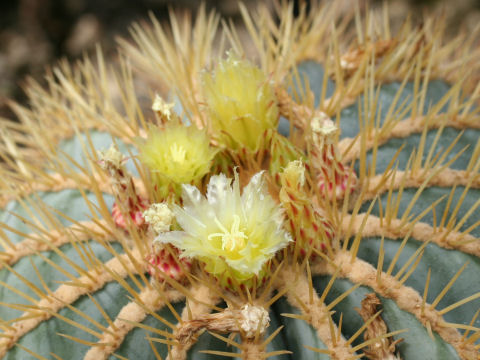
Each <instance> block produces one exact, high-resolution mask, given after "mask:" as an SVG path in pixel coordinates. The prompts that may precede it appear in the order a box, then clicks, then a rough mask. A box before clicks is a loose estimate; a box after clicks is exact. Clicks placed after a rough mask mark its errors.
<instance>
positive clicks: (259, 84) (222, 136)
mask: <svg viewBox="0 0 480 360" xmlns="http://www.w3.org/2000/svg"><path fill="white" fill-rule="evenodd" d="M203 93H204V97H205V101H206V103H207V105H208V110H209V122H210V127H211V131H212V133H213V134H214V135H215V136H216V138H217V139H218V140H219V141H220V142H221V143H222V144H224V145H226V146H228V147H230V148H234V149H236V148H239V147H242V146H245V147H247V148H248V149H250V150H257V148H258V146H259V141H260V139H261V137H262V136H263V135H264V132H265V130H267V129H276V128H277V124H278V119H279V115H278V114H279V112H278V106H277V102H276V97H275V92H274V89H273V86H272V85H271V84H270V82H269V80H268V78H267V76H266V75H265V74H264V73H263V72H262V71H261V70H260V69H259V68H258V67H256V66H254V65H252V64H251V63H250V62H249V61H247V60H239V59H238V58H237V57H235V56H234V55H232V54H231V53H230V54H229V55H228V58H227V59H226V60H222V61H220V63H219V64H218V65H217V67H216V69H215V72H214V73H212V74H210V73H205V74H204V76H203Z"/></svg>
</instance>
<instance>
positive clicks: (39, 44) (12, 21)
mask: <svg viewBox="0 0 480 360" xmlns="http://www.w3.org/2000/svg"><path fill="white" fill-rule="evenodd" d="M324 1H327V0H324ZM352 1H355V0H352ZM203 2H204V3H205V5H206V7H207V9H216V10H217V11H218V12H219V13H221V14H222V15H223V16H225V17H230V18H233V20H234V21H237V22H239V23H240V14H239V12H238V1H236V0H204V1H203ZM300 2H302V0H297V1H295V6H298V3H300ZM305 2H307V3H308V1H305ZM200 3H201V2H200V1H197V0H114V1H107V0H1V1H0V116H3V117H10V115H11V114H10V113H9V111H8V109H7V107H6V106H5V99H6V98H13V99H15V100H17V101H20V102H23V101H25V99H24V95H23V91H22V90H21V85H22V82H23V80H24V79H25V76H27V75H28V76H32V77H34V78H35V79H37V80H41V79H42V76H43V73H44V72H45V68H46V67H47V66H48V65H51V64H54V63H55V62H56V60H57V59H59V58H63V57H66V58H68V59H71V60H73V59H76V58H79V57H80V56H82V54H84V53H88V52H91V51H92V50H93V49H94V46H95V44H96V43H97V42H99V43H101V44H102V48H103V49H104V50H105V51H106V52H107V54H113V53H114V49H115V40H114V38H115V37H116V36H128V27H129V25H130V24H131V23H132V22H133V21H136V20H140V19H145V18H147V17H148V11H149V10H151V11H153V13H154V14H155V16H156V17H157V18H159V19H160V20H161V21H166V20H167V19H168V9H169V8H172V9H173V10H175V11H182V10H185V9H187V10H189V11H191V12H193V13H195V12H196V11H197V10H198V7H199V4H200ZM244 3H246V5H247V6H255V4H256V3H257V1H255V0H244ZM373 3H374V4H378V3H380V1H373ZM389 4H390V8H391V10H392V12H393V14H394V15H395V18H397V19H398V20H399V21H400V20H401V19H402V18H404V17H405V15H406V14H407V13H408V12H410V11H412V12H413V14H419V13H421V12H422V11H427V12H428V11H433V10H434V9H435V8H438V7H444V8H445V11H446V12H447V13H448V14H449V15H450V19H451V20H450V22H451V26H452V32H454V31H455V29H454V27H460V26H466V27H471V26H476V25H477V24H480V1H478V0H455V1H451V0H444V1H442V0H423V1H418V0H417V1H414V0H410V1H408V0H391V1H389Z"/></svg>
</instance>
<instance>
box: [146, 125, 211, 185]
mask: <svg viewBox="0 0 480 360" xmlns="http://www.w3.org/2000/svg"><path fill="white" fill-rule="evenodd" d="M215 153H216V152H215V150H214V149H212V148H211V147H210V145H209V139H208V136H207V134H206V132H205V131H203V130H199V129H197V128H196V127H195V126H193V125H191V126H185V125H183V124H176V123H168V124H167V125H166V127H165V128H163V129H162V128H158V127H151V128H150V129H149V130H148V133H147V139H146V141H145V142H144V143H143V144H141V145H140V159H141V161H142V162H143V163H144V164H145V165H146V166H148V167H149V168H150V170H151V172H152V173H153V174H154V175H156V176H155V177H156V181H158V182H159V183H160V184H159V185H160V186H167V185H169V184H178V185H179V184H184V183H188V184H189V183H191V182H195V181H197V180H200V179H201V178H202V177H203V176H204V175H205V174H206V173H207V172H208V171H209V170H210V167H211V165H212V161H213V158H214V156H215Z"/></svg>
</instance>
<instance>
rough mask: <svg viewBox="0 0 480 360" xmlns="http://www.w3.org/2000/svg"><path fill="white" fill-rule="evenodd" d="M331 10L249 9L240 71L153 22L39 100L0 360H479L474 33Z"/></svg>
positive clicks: (3, 234)
mask: <svg viewBox="0 0 480 360" xmlns="http://www.w3.org/2000/svg"><path fill="white" fill-rule="evenodd" d="M342 4H343V5H342ZM345 4H346V3H343V2H342V1H335V2H331V3H327V4H323V2H322V4H321V5H320V4H317V3H316V2H312V4H311V9H310V10H311V11H310V12H308V13H307V12H306V10H305V8H302V9H301V11H300V13H299V15H298V16H297V17H294V16H293V10H292V6H290V5H289V4H287V3H284V4H283V5H279V6H278V7H277V9H276V11H277V13H271V12H269V11H268V10H266V9H264V8H260V10H259V11H258V12H256V13H255V15H252V14H251V13H250V12H249V11H247V10H246V9H245V8H244V7H243V5H241V9H242V14H243V19H244V21H245V25H246V29H247V30H248V36H247V37H248V38H249V41H250V42H249V44H251V45H249V46H250V48H249V51H246V47H247V45H245V43H243V41H242V42H240V40H239V39H240V38H241V37H239V36H238V32H237V30H236V28H235V27H233V25H226V24H227V23H225V26H224V27H220V26H219V22H220V19H219V17H218V16H217V15H216V14H215V13H212V14H210V15H208V14H206V12H205V10H204V9H202V10H201V11H200V12H199V14H198V15H197V18H196V20H195V22H194V23H192V22H190V20H188V18H185V19H183V20H180V19H177V18H175V17H173V18H172V19H171V29H165V28H164V27H163V26H161V25H160V24H159V23H158V22H157V21H156V20H153V25H152V26H147V25H145V26H139V25H135V26H134V27H133V28H132V35H133V40H130V39H127V40H122V41H121V42H120V46H121V47H122V54H124V56H125V59H124V58H121V59H119V60H118V61H117V62H113V63H108V64H107V63H105V61H104V59H103V56H102V54H101V52H100V51H99V52H98V53H97V57H96V59H95V61H91V60H88V59H87V60H84V61H83V62H82V63H80V64H78V65H76V66H72V67H70V66H66V65H62V66H60V67H58V68H57V69H56V70H55V71H54V72H53V74H54V75H49V77H48V83H49V85H50V86H49V88H48V90H45V89H43V88H42V87H41V86H39V85H38V84H32V85H30V87H29V88H28V89H27V93H28V96H29V98H30V105H29V106H28V107H23V106H21V105H13V107H12V108H13V110H14V111H15V113H16V115H17V117H18V119H19V120H20V124H18V123H14V122H10V121H8V120H3V119H2V120H0V121H1V126H2V131H1V132H0V152H1V153H2V157H3V159H4V161H3V162H2V163H0V171H1V176H0V205H1V207H0V240H1V241H0V245H1V246H2V250H1V252H0V260H1V261H0V282H1V283H0V284H1V286H0V298H1V300H0V317H1V319H2V321H1V323H0V324H1V330H0V357H1V358H4V359H67V358H68V359H83V358H84V359H95V360H96V359H114V358H119V359H170V360H183V359H220V358H225V357H232V358H241V359H249V360H253V359H267V358H268V359H279V360H281V359H290V358H295V359H302V360H304V359H359V358H365V359H408V360H416V359H466V360H470V359H478V358H479V351H478V349H479V347H480V319H478V315H479V312H480V311H479V307H480V282H479V281H478V274H479V273H480V259H479V256H480V228H479V225H480V217H479V216H478V214H479V209H478V208H479V206H480V175H479V168H480V142H479V139H480V117H479V115H478V100H479V99H478V94H480V91H479V89H480V86H479V85H478V84H479V82H478V79H479V78H480V77H479V76H480V67H479V63H478V60H477V59H478V56H474V55H475V54H477V53H478V51H479V48H478V41H477V39H478V38H479V35H480V30H479V28H477V29H476V30H475V31H473V32H472V33H471V34H460V35H458V37H453V38H452V34H449V37H448V38H445V37H444V36H443V30H444V26H443V24H444V22H443V20H442V19H440V18H438V19H437V18H436V17H435V16H433V17H428V18H425V19H424V21H423V25H422V26H421V27H419V26H417V25H416V24H414V23H412V22H411V21H410V20H407V21H406V22H405V23H404V25H403V26H402V27H401V28H400V29H399V30H398V31H397V32H395V31H393V30H391V28H390V25H389V21H388V19H389V16H390V15H389V10H388V8H386V7H384V8H383V10H382V11H378V10H379V9H376V8H375V9H374V10H372V11H370V12H367V11H365V12H364V11H361V10H358V11H357V12H352V10H350V7H349V6H344V5H345ZM385 6H386V5H385ZM349 19H352V20H351V21H350V20H349ZM181 21H183V24H182V25H181V26H180V24H181ZM349 21H350V22H349ZM219 38H222V39H224V40H225V41H222V42H220V43H217V42H216V41H214V39H219ZM475 46H477V47H475ZM252 49H253V50H252ZM252 51H253V53H252ZM246 54H251V58H249V56H250V55H249V56H247V55H246ZM94 64H95V65H94ZM140 83H142V84H148V86H151V88H150V89H149V90H148V93H149V94H157V95H155V97H154V98H152V99H151V102H152V104H153V105H152V106H151V108H146V109H145V108H144V106H143V105H141V102H140V101H139V100H138V99H139V98H141V97H142V96H143V98H144V97H145V95H143V94H142V93H141V92H139V91H141V89H137V85H138V84H140ZM112 84H115V85H114V89H113V88H112ZM159 94H160V95H159ZM142 104H143V103H142ZM59 139H60V140H59Z"/></svg>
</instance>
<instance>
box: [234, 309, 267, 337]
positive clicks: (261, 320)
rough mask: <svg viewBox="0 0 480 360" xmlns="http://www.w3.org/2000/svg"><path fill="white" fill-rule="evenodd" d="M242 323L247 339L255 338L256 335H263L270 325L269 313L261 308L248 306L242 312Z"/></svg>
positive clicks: (241, 326)
mask: <svg viewBox="0 0 480 360" xmlns="http://www.w3.org/2000/svg"><path fill="white" fill-rule="evenodd" d="M240 314H241V317H242V319H241V321H240V328H241V329H242V330H243V331H244V332H245V336H246V337H247V338H253V337H255V334H256V333H257V331H258V333H259V334H263V333H264V332H265V330H266V329H267V327H268V325H269V324H270V316H268V311H267V310H265V309H264V308H263V307H261V306H253V305H248V304H246V305H245V306H244V307H243V308H242V310H240Z"/></svg>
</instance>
